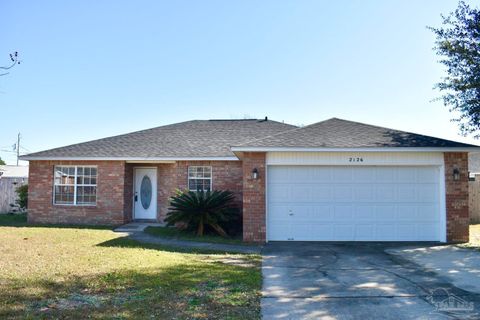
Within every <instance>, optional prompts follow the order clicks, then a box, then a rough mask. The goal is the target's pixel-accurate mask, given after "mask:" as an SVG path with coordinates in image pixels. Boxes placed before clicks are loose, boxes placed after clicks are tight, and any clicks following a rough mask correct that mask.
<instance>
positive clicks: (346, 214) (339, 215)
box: [333, 205, 353, 222]
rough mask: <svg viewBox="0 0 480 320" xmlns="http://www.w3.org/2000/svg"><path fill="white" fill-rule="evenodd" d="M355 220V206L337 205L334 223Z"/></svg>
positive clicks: (334, 211)
mask: <svg viewBox="0 0 480 320" xmlns="http://www.w3.org/2000/svg"><path fill="white" fill-rule="evenodd" d="M352 219H353V206H349V205H336V206H334V209H333V220H334V221H339V222H341V221H347V222H348V221H352Z"/></svg>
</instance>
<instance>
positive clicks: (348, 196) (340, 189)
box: [329, 184, 353, 202]
mask: <svg viewBox="0 0 480 320" xmlns="http://www.w3.org/2000/svg"><path fill="white" fill-rule="evenodd" d="M329 188H331V189H333V200H335V201H337V202H351V201H353V190H352V189H353V188H352V186H349V185H342V184H340V185H333V186H332V185H331V186H330V187H329Z"/></svg>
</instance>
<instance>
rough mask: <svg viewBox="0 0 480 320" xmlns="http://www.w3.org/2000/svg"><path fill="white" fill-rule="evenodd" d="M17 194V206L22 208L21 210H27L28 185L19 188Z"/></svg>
mask: <svg viewBox="0 0 480 320" xmlns="http://www.w3.org/2000/svg"><path fill="white" fill-rule="evenodd" d="M15 192H16V193H17V195H18V199H17V200H16V203H17V205H18V206H19V207H20V209H21V210H25V209H27V205H28V184H24V185H21V186H20V187H18V188H17V189H16V190H15Z"/></svg>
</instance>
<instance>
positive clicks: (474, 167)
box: [468, 152, 480, 178]
mask: <svg viewBox="0 0 480 320" xmlns="http://www.w3.org/2000/svg"><path fill="white" fill-rule="evenodd" d="M468 172H469V173H470V177H472V178H473V177H475V175H479V174H480V152H471V153H469V154H468Z"/></svg>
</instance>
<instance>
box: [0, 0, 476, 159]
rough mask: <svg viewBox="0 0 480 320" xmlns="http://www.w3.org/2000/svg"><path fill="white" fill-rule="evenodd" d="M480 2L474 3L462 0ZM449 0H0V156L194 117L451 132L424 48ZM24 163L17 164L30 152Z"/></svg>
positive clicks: (434, 64)
mask: <svg viewBox="0 0 480 320" xmlns="http://www.w3.org/2000/svg"><path fill="white" fill-rule="evenodd" d="M467 3H470V4H473V5H477V2H474V1H467ZM478 4H480V3H478ZM456 6H457V2H456V1H453V0H422V1H413V0H410V1H404V0H391V1H382V0H375V1H374V0H362V1H360V0H358V1H355V0H350V1H346V0H345V1H320V0H315V1H307V0H291V1H288V0H272V1H248V0H242V1H210V0H189V1H187V0H175V1H174V0H170V1H133V0H131V1H86V0H85V1H49V0H45V1H22V0H15V1H13V0H11V1H10V0H2V1H0V17H1V18H0V65H6V64H8V62H9V61H8V54H9V53H10V52H13V51H18V52H19V55H20V59H21V64H20V65H17V66H16V67H15V68H14V69H12V70H11V72H10V74H9V75H7V76H2V77H0V116H1V118H2V121H1V122H0V150H1V151H0V157H1V158H2V159H4V160H6V161H7V163H8V164H14V163H15V154H14V153H12V152H10V151H11V149H12V145H13V144H14V143H15V141H16V138H17V133H18V132H20V133H21V136H22V140H21V151H22V153H28V152H34V151H41V150H45V149H49V148H54V147H60V146H64V145H69V144H73V143H78V142H84V141H88V140H93V139H97V138H102V137H107V136H113V135H117V134H122V133H128V132H132V131H136V130H142V129H146V128H151V127H156V126H161V125H165V124H169V123H175V122H180V121H187V120H192V119H233V118H264V117H265V116H268V118H269V119H273V120H278V121H285V122H287V123H291V124H295V125H308V124H311V123H314V122H318V121H322V120H325V119H328V118H332V117H337V118H343V119H348V120H354V121H359V122H365V123H369V124H375V125H380V126H385V127H389V128H394V129H401V130H405V131H411V132H415V133H421V134H426V135H431V136H436V137H441V138H446V139H451V140H456V141H462V142H468V143H475V144H477V143H480V142H479V141H478V140H474V139H473V138H469V137H462V136H460V135H459V130H458V127H457V125H456V124H455V123H452V122H451V121H450V120H451V118H452V117H454V115H453V114H451V113H450V112H449V111H448V108H447V107H445V106H443V104H442V102H441V101H437V100H435V99H436V98H438V97H439V96H440V93H439V92H438V91H436V90H434V89H433V87H434V84H435V83H436V82H438V81H439V80H440V79H441V77H442V76H444V75H445V73H444V67H443V66H442V65H441V64H439V63H438V60H439V57H438V56H436V55H435V52H434V51H433V50H432V47H433V45H434V40H435V38H434V35H433V34H432V32H431V31H429V30H428V29H427V28H426V26H440V24H441V17H440V15H441V14H442V13H443V14H447V13H448V12H451V11H453V10H454V9H455V8H456ZM24 164H25V162H24Z"/></svg>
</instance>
